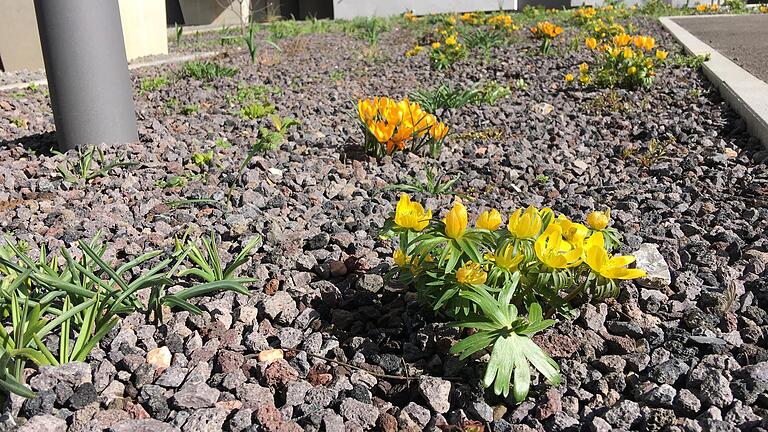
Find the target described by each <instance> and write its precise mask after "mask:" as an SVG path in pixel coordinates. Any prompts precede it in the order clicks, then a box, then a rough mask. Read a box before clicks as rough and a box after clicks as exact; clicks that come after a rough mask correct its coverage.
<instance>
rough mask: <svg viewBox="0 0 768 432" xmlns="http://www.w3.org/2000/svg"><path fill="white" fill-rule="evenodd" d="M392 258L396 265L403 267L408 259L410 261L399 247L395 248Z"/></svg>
mask: <svg viewBox="0 0 768 432" xmlns="http://www.w3.org/2000/svg"><path fill="white" fill-rule="evenodd" d="M392 260H393V261H395V264H397V265H398V267H404V266H405V265H406V264H408V261H410V260H409V259H408V256H407V255H406V254H405V252H403V251H402V250H401V249H395V252H394V253H393V254H392Z"/></svg>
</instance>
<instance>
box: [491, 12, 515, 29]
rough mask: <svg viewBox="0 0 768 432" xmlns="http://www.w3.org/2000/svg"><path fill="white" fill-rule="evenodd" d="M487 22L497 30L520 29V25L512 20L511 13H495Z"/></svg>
mask: <svg viewBox="0 0 768 432" xmlns="http://www.w3.org/2000/svg"><path fill="white" fill-rule="evenodd" d="M485 22H486V24H488V25H490V26H493V27H494V28H496V29H497V30H507V31H512V30H518V29H520V27H519V26H518V25H516V24H515V23H514V22H513V21H512V16H511V15H494V16H492V17H490V18H488V19H487V20H485Z"/></svg>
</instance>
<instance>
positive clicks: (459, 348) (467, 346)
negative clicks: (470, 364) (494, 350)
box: [451, 331, 498, 360]
mask: <svg viewBox="0 0 768 432" xmlns="http://www.w3.org/2000/svg"><path fill="white" fill-rule="evenodd" d="M496 337H498V336H497V335H496V334H494V333H490V332H486V331H479V332H477V333H475V334H473V335H471V336H467V337H466V338H464V339H462V340H461V341H459V342H458V343H456V344H455V345H454V346H452V347H451V353H452V354H459V360H464V359H466V358H467V357H469V356H471V355H472V354H474V353H476V352H478V351H481V350H484V349H486V348H488V347H489V346H491V344H492V343H493V341H494V339H496Z"/></svg>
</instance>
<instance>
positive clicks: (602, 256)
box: [584, 232, 647, 280]
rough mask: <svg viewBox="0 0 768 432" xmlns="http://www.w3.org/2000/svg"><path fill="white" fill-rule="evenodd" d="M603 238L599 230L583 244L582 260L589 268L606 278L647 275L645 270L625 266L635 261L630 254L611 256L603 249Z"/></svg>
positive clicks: (628, 277)
mask: <svg viewBox="0 0 768 432" xmlns="http://www.w3.org/2000/svg"><path fill="white" fill-rule="evenodd" d="M604 245H605V240H604V239H603V234H602V233H600V232H597V233H594V234H592V236H591V237H590V238H589V239H588V240H587V243H586V245H585V250H586V252H585V254H584V262H586V263H587V265H588V266H589V268H590V269H592V271H593V272H595V273H597V274H598V275H600V276H602V277H604V278H606V279H624V280H627V279H637V278H641V277H645V276H647V273H646V272H645V270H642V269H636V268H635V269H629V268H627V266H628V265H629V264H632V263H633V262H635V257H633V256H631V255H621V256H614V257H611V256H610V255H608V252H607V251H606V250H605V246H604Z"/></svg>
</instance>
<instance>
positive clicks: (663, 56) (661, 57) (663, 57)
mask: <svg viewBox="0 0 768 432" xmlns="http://www.w3.org/2000/svg"><path fill="white" fill-rule="evenodd" d="M668 55H669V53H668V52H667V51H663V50H656V58H657V59H659V60H666V59H667V56H668Z"/></svg>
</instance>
